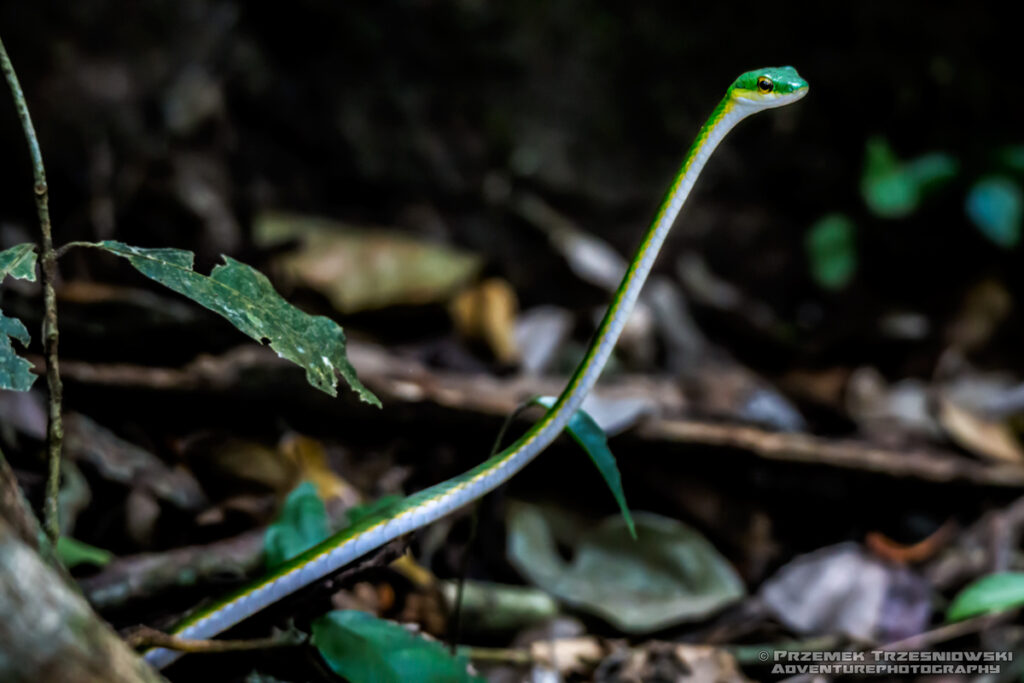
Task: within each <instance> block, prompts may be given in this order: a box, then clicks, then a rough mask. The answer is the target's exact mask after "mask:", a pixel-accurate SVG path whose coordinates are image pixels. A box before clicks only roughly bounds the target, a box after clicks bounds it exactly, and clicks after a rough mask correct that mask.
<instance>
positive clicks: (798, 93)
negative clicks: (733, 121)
mask: <svg viewBox="0 0 1024 683" xmlns="http://www.w3.org/2000/svg"><path fill="white" fill-rule="evenodd" d="M807 90H808V85H807V81H805V80H804V79H803V78H801V77H800V74H798V73H797V72H796V69H794V68H793V67H791V66H770V67H767V68H764V69H755V70H754V71H748V72H747V73H745V74H743V75H741V76H740V77H739V78H737V79H736V80H735V81H734V82H733V84H732V85H731V86H730V87H729V95H730V97H731V98H732V99H733V100H734V101H735V102H737V103H738V104H744V105H747V106H753V107H754V108H756V109H767V108H769V107H782V106H784V105H787V104H790V103H792V102H796V101H797V100H799V99H800V98H801V97H803V96H804V95H806V94H807Z"/></svg>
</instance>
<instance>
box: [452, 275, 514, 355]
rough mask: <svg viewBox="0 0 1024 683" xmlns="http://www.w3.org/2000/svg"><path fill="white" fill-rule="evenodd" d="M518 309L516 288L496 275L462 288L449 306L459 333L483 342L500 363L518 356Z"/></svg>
mask: <svg viewBox="0 0 1024 683" xmlns="http://www.w3.org/2000/svg"><path fill="white" fill-rule="evenodd" d="M517 309H518V302H517V300H516V293H515V291H513V289H512V287H511V285H509V284H508V283H507V282H505V281H504V280H501V279H498V278H490V279H488V280H484V281H483V282H481V283H480V284H478V285H477V286H475V287H471V288H469V289H464V290H463V291H462V292H460V293H459V294H458V296H456V297H455V298H454V299H453V300H452V302H451V304H450V305H449V306H448V311H449V313H450V315H451V317H452V321H453V322H454V323H455V329H456V330H458V332H459V334H460V335H462V336H463V337H465V338H466V339H472V340H480V341H483V342H484V343H486V344H487V346H488V348H490V350H491V352H492V353H493V354H494V357H495V358H496V359H497V360H499V361H501V362H502V363H511V362H513V361H515V360H517V359H518V358H519V347H518V346H517V344H516V330H515V326H516V312H517Z"/></svg>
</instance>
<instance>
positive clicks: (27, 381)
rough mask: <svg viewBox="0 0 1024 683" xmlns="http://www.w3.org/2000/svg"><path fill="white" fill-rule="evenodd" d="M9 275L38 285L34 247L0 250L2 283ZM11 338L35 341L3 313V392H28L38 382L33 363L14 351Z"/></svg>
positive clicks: (0, 352) (0, 319)
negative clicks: (36, 282)
mask: <svg viewBox="0 0 1024 683" xmlns="http://www.w3.org/2000/svg"><path fill="white" fill-rule="evenodd" d="M8 275H10V276H11V277H13V278H17V279H19V280H28V281H29V282H35V279H36V252H35V245H34V244H18V245H16V246H13V247H10V248H8V249H4V250H3V251H0V282H3V280H4V279H5V278H6V277H7V276H8ZM12 338H13V339H17V340H18V341H19V342H21V345H22V346H26V347H27V346H28V345H29V342H31V341H32V338H31V337H30V336H29V334H28V330H26V329H25V326H24V325H23V324H22V323H21V321H20V320H18V319H16V318H8V317H7V316H5V315H4V314H3V313H2V312H0V389H13V390H15V391H28V390H29V389H31V388H32V384H33V382H35V381H36V376H35V375H34V374H32V364H31V363H29V362H28V361H27V360H25V359H24V358H22V357H21V356H19V355H18V354H16V353H15V352H14V345H13V344H11V339H12Z"/></svg>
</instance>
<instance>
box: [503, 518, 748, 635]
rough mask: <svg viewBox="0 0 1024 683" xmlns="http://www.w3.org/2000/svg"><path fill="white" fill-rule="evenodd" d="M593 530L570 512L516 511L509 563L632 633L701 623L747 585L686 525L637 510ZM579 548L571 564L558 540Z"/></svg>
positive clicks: (560, 595) (551, 590)
mask: <svg viewBox="0 0 1024 683" xmlns="http://www.w3.org/2000/svg"><path fill="white" fill-rule="evenodd" d="M634 521H635V522H636V532H637V540H636V541H634V540H633V539H632V538H631V537H630V534H629V529H628V527H627V526H626V523H625V521H624V520H623V519H622V518H621V517H619V516H615V517H609V518H607V519H605V520H603V521H602V522H601V523H599V524H598V525H597V526H594V527H592V528H589V529H587V528H585V527H583V526H581V524H580V522H579V521H578V520H575V519H573V518H571V517H570V516H568V515H567V514H564V513H559V512H556V511H552V510H542V509H540V508H537V507H534V506H530V505H527V504H525V503H517V504H514V505H510V506H509V514H508V520H507V522H508V555H509V560H510V561H511V562H512V564H513V565H514V566H515V567H516V568H517V569H518V570H519V572H520V573H521V574H523V576H524V577H525V578H527V579H528V580H529V581H530V582H532V583H534V584H536V585H537V586H539V587H541V588H543V589H544V590H546V591H548V592H549V593H551V594H552V595H554V596H555V597H557V598H559V599H560V600H563V601H565V602H567V603H569V604H571V605H573V606H574V607H576V608H578V609H581V610H584V611H587V612H589V613H591V614H596V615H598V616H600V617H601V618H602V619H605V620H607V621H608V622H609V623H611V624H613V625H614V626H615V627H616V628H618V629H620V630H622V631H624V632H626V633H646V632H650V631H655V630H658V629H661V628H666V627H668V626H671V625H674V624H679V623H683V622H686V621H692V620H695V619H701V618H704V617H707V616H709V615H710V614H713V613H714V612H716V611H717V610H719V609H721V608H722V607H724V606H725V605H727V604H729V603H731V602H733V601H735V600H737V599H739V598H740V597H742V596H743V594H744V587H743V583H742V581H740V578H739V576H737V574H736V571H735V570H734V569H733V568H732V567H731V566H730V565H729V563H728V562H727V561H726V560H725V558H723V557H722V556H721V555H720V554H719V553H718V551H717V550H715V548H714V547H713V546H712V545H711V544H710V543H708V541H707V540H706V539H705V538H704V537H703V536H701V535H700V534H699V533H697V532H696V531H695V530H693V529H691V528H690V527H688V526H686V525H685V524H683V523H682V522H679V521H676V520H674V519H669V518H667V517H661V516H659V515H654V514H651V513H637V514H635V515H634ZM559 542H561V543H564V544H566V545H569V546H570V547H572V549H573V551H574V557H573V559H572V561H571V562H566V561H565V560H564V559H562V557H561V555H560V554H559V552H558V549H557V543H559Z"/></svg>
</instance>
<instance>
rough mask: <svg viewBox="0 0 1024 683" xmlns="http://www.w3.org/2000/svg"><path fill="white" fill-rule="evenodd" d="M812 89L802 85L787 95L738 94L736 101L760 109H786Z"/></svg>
mask: <svg viewBox="0 0 1024 683" xmlns="http://www.w3.org/2000/svg"><path fill="white" fill-rule="evenodd" d="M809 91H810V88H809V87H808V86H806V85H802V86H800V87H798V88H796V89H794V90H792V91H791V92H787V93H779V92H773V93H759V92H744V93H736V95H735V99H736V100H738V101H739V102H742V103H743V104H749V105H753V106H754V107H757V108H758V109H772V108H774V107H784V106H786V105H787V104H792V103H793V102H796V101H797V100H801V99H803V98H804V97H806V96H807V93H808V92H809Z"/></svg>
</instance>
